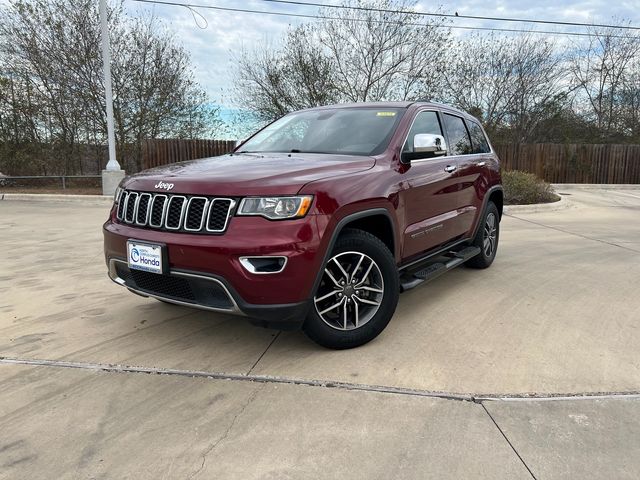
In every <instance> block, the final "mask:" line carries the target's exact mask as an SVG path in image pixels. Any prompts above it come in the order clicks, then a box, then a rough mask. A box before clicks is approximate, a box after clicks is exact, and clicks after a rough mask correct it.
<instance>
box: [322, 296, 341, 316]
mask: <svg viewBox="0 0 640 480" xmlns="http://www.w3.org/2000/svg"><path fill="white" fill-rule="evenodd" d="M343 303H345V302H344V298H343V299H342V300H340V301H339V302H338V303H336V304H335V305H331V306H330V307H329V308H325V309H324V310H322V311H321V312H318V313H319V314H320V315H324V314H325V313H327V312H330V311H331V310H334V309H336V308H337V307H339V306H340V305H342V304H343Z"/></svg>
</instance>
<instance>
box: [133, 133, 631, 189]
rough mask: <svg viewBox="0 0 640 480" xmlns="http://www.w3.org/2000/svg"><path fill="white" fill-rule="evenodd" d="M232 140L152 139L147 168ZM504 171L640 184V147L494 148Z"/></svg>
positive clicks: (207, 152) (146, 148)
mask: <svg viewBox="0 0 640 480" xmlns="http://www.w3.org/2000/svg"><path fill="white" fill-rule="evenodd" d="M234 145H235V142H234V141H233V140H181V139H150V140H146V141H145V143H144V145H143V165H144V167H145V168H150V167H156V166H160V165H166V164H168V163H175V162H181V161H184V160H192V159H195V158H206V157H215V156H216V155H223V154H225V153H228V152H230V151H231V150H233V147H234ZM494 148H495V150H496V153H497V154H498V156H499V157H500V160H502V167H503V169H504V170H523V171H525V172H531V173H535V174H536V175H538V176H539V177H541V178H544V179H545V180H546V181H548V182H550V183H640V145H588V144H554V143H537V144H514V145H495V146H494Z"/></svg>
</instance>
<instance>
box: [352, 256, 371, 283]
mask: <svg viewBox="0 0 640 480" xmlns="http://www.w3.org/2000/svg"><path fill="white" fill-rule="evenodd" d="M372 268H373V261H371V263H370V264H369V268H367V271H366V272H365V273H364V275H363V276H362V280H360V281H359V282H358V283H357V284H356V286H355V288H360V286H361V285H362V284H363V283H364V282H365V281H366V280H367V277H368V276H369V272H371V269H372Z"/></svg>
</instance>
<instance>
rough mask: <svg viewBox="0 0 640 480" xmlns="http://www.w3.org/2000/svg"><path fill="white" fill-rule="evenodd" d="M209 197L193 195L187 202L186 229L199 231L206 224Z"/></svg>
mask: <svg viewBox="0 0 640 480" xmlns="http://www.w3.org/2000/svg"><path fill="white" fill-rule="evenodd" d="M208 204H209V199H208V198H206V197H191V198H190V199H189V202H188V203H187V210H186V212H187V213H186V218H185V221H184V229H185V230H187V231H189V232H199V231H200V230H202V226H203V224H204V221H205V218H206V216H207V215H206V213H207V206H208Z"/></svg>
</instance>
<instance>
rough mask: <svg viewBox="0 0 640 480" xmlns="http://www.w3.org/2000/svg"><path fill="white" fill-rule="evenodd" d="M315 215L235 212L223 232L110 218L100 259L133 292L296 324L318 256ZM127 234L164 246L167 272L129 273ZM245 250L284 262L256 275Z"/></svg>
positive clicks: (271, 322)
mask: <svg viewBox="0 0 640 480" xmlns="http://www.w3.org/2000/svg"><path fill="white" fill-rule="evenodd" d="M316 217H317V216H316V215H309V216H307V217H305V218H303V219H300V220H293V221H283V222H270V221H268V220H266V219H263V218H255V217H247V218H234V219H233V221H232V222H231V223H230V225H229V228H228V229H227V231H226V232H225V234H224V235H202V234H188V233H176V232H166V231H157V230H151V229H145V228H136V227H133V226H131V225H126V224H121V223H118V222H115V221H113V220H109V221H108V222H107V223H105V225H104V228H103V233H104V252H105V260H106V262H107V265H108V267H109V276H110V278H111V279H112V280H113V281H114V282H116V283H118V284H120V285H122V286H125V287H126V288H128V289H129V290H131V291H133V292H134V293H137V294H140V295H143V296H148V297H155V298H159V299H161V300H164V301H167V302H170V303H176V304H180V305H188V306H191V307H195V308H201V309H205V310H211V311H217V312H224V313H230V314H236V315H243V316H246V317H248V318H249V320H250V321H252V322H253V323H257V324H260V325H263V326H271V327H275V328H281V329H291V328H296V327H300V326H301V325H302V323H303V321H304V318H305V317H306V314H307V311H308V308H309V305H310V302H309V299H310V298H311V296H312V293H311V290H312V289H313V283H314V280H315V276H316V272H317V271H318V268H319V265H318V264H319V263H320V262H321V261H322V255H318V249H319V243H320V242H319V239H320V238H321V235H320V232H319V228H318V224H321V225H323V224H324V222H319V220H318V218H316ZM129 239H132V240H138V241H143V242H150V243H158V244H162V245H165V246H166V253H167V259H168V262H167V271H166V275H159V274H145V273H144V272H140V271H138V270H134V271H133V272H132V271H130V270H129V268H128V265H127V262H126V258H127V240H129ZM245 256H285V257H286V260H287V261H286V265H285V267H284V269H283V270H282V271H280V272H278V273H270V274H264V273H260V274H254V273H251V272H249V271H248V270H247V269H246V268H245V267H243V265H242V263H241V258H243V257H245ZM148 275H151V277H148ZM150 282H151V283H150ZM158 282H160V283H158ZM185 292H186V293H185Z"/></svg>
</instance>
